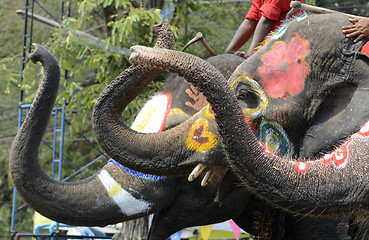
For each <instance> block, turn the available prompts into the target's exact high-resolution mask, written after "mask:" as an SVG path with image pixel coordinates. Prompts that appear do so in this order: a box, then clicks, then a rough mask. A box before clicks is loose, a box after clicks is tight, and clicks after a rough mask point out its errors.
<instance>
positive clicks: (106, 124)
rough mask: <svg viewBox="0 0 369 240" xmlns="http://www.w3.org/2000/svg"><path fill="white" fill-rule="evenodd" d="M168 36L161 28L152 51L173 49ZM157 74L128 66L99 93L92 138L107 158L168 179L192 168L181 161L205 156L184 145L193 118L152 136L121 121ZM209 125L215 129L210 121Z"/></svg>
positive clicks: (166, 29)
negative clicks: (94, 136) (129, 107)
mask: <svg viewBox="0 0 369 240" xmlns="http://www.w3.org/2000/svg"><path fill="white" fill-rule="evenodd" d="M172 34H173V33H172V32H171V31H170V28H169V25H168V28H162V29H161V31H160V34H158V36H159V39H161V40H160V41H158V42H157V44H156V46H155V48H156V49H159V48H173V44H172V43H171V41H173V37H171V36H173V35H172ZM168 36H169V37H168ZM160 72H161V70H160V69H158V68H156V67H151V66H131V67H129V68H128V69H126V70H125V71H124V72H122V73H121V74H120V75H119V76H118V77H117V78H116V79H114V80H113V81H112V82H111V83H110V84H109V85H108V86H107V88H106V89H105V90H104V91H103V92H102V93H101V95H100V97H99V98H98V100H97V101H96V104H95V106H94V111H93V127H94V131H95V135H96V138H97V140H98V142H99V144H100V145H101V147H102V148H103V149H104V151H105V152H106V153H107V154H108V155H109V156H110V157H112V158H113V159H114V160H116V161H117V162H119V163H121V164H123V165H125V166H127V167H129V168H132V169H135V170H138V171H141V172H150V173H151V174H157V175H161V174H163V175H172V174H175V173H178V172H182V173H183V174H186V173H188V172H189V171H190V170H191V168H193V165H192V166H190V165H187V164H185V163H184V160H185V159H189V158H190V157H191V156H194V155H201V156H202V158H203V159H205V157H204V156H206V155H207V154H208V153H203V152H201V151H199V152H196V151H194V149H193V148H192V149H189V148H188V147H187V145H186V144H185V141H186V138H187V135H188V129H190V128H191V126H192V124H193V123H194V121H195V120H196V117H195V118H191V119H190V120H188V121H186V122H184V123H183V124H181V125H179V126H178V127H176V128H173V129H170V130H167V131H164V132H160V133H155V134H144V133H139V132H136V131H133V130H131V129H130V128H129V127H128V126H127V125H126V124H125V123H124V122H123V120H122V116H121V114H122V111H123V109H124V108H125V107H126V106H127V105H128V104H129V103H130V102H131V101H132V100H133V99H134V98H135V97H136V96H137V95H138V94H139V93H140V92H141V90H142V89H143V88H144V87H145V86H146V85H147V84H148V83H149V82H150V81H152V80H153V79H154V78H155V77H156V76H157V74H158V73H160ZM213 123H214V125H215V122H214V121H213ZM186 133H187V134H186ZM214 138H215V137H214ZM173 158H180V159H181V160H180V161H178V162H177V161H173V160H172V159H173ZM168 162H173V164H171V166H170V167H168V166H167V164H165V163H168ZM177 163H181V164H180V165H178V164H177ZM184 172H185V173H184Z"/></svg>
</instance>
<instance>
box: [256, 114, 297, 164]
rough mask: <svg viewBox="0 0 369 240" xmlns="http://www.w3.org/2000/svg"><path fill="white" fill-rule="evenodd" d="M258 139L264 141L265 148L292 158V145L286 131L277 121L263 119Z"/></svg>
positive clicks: (281, 155)
mask: <svg viewBox="0 0 369 240" xmlns="http://www.w3.org/2000/svg"><path fill="white" fill-rule="evenodd" d="M259 137H260V141H261V142H262V143H264V145H265V147H266V149H268V150H269V151H270V152H272V153H274V154H276V155H278V156H280V157H287V158H292V156H293V146H292V143H291V142H290V140H289V138H288V135H287V133H286V132H285V131H284V129H283V128H282V126H281V125H279V124H278V123H277V122H268V121H265V120H263V121H262V122H261V124H260V131H259Z"/></svg>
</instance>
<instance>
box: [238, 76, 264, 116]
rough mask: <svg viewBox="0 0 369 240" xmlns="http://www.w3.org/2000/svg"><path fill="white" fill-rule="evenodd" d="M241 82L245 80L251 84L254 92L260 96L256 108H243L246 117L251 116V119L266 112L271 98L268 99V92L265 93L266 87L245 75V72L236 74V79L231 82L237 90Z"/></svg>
mask: <svg viewBox="0 0 369 240" xmlns="http://www.w3.org/2000/svg"><path fill="white" fill-rule="evenodd" d="M240 82H243V83H245V84H246V85H247V86H249V87H250V89H251V90H252V91H253V93H255V94H256V95H257V96H258V98H259V105H258V106H257V107H256V108H244V109H242V111H243V114H244V115H245V117H246V118H251V119H254V118H256V117H259V116H260V115H262V114H263V113H264V112H265V110H266V108H267V106H268V104H269V99H268V96H267V94H266V93H265V91H264V89H263V88H262V87H261V86H260V84H259V83H258V82H256V81H255V80H254V79H252V78H251V77H249V76H245V75H243V74H236V75H235V79H234V80H233V81H232V84H231V87H232V89H234V90H235V88H236V87H237V85H238V84H239V83H240Z"/></svg>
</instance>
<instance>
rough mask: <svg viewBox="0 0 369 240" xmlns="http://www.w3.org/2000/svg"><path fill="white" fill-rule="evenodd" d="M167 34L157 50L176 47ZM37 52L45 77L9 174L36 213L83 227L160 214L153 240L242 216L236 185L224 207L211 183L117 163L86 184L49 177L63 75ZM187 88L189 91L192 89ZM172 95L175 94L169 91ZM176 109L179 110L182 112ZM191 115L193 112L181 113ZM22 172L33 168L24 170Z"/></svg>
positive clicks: (162, 31) (233, 60) (234, 61)
mask: <svg viewBox="0 0 369 240" xmlns="http://www.w3.org/2000/svg"><path fill="white" fill-rule="evenodd" d="M168 29H169V25H168V24H167V23H166V22H163V23H161V24H159V25H157V26H154V27H153V32H154V35H158V41H157V44H156V46H158V47H168V48H172V47H173V38H172V36H171V32H168ZM35 47H36V49H35V51H34V53H33V54H32V55H31V56H30V59H31V60H32V61H33V62H34V63H35V62H38V61H39V62H41V63H42V65H43V68H44V77H43V80H42V82H41V84H40V87H39V90H38V93H37V94H36V97H35V100H34V101H33V104H32V107H31V109H30V111H29V113H28V115H27V117H26V119H25V121H24V123H23V124H22V127H21V129H20V130H19V132H18V134H17V136H16V138H15V140H14V143H13V145H12V151H11V156H10V169H11V170H10V171H11V174H12V177H13V181H14V185H15V186H16V188H17V190H18V192H19V193H20V194H21V195H22V196H23V197H24V199H25V200H26V201H27V202H28V203H29V204H30V205H31V206H32V207H33V208H34V209H35V210H36V211H38V212H39V213H41V214H42V215H44V216H46V217H48V218H50V219H53V220H56V221H59V222H63V223H66V224H70V225H83V226H105V225H107V224H111V223H117V222H122V221H126V220H130V219H135V218H138V217H142V216H147V215H149V214H151V213H155V216H154V219H153V222H152V225H151V228H150V232H149V237H148V238H149V239H153V240H155V239H157V240H160V239H166V238H168V237H169V236H170V235H171V234H173V233H175V232H176V231H178V230H181V229H183V228H185V227H189V226H194V225H205V224H210V223H215V222H218V221H225V220H228V219H231V218H233V217H236V216H237V215H238V214H239V213H240V212H241V211H242V210H243V207H244V206H245V199H248V193H247V192H246V191H244V189H241V188H238V189H237V186H234V187H232V185H234V182H233V181H232V182H230V184H229V185H228V187H230V188H233V189H234V191H232V193H231V194H230V195H229V197H227V199H225V200H224V201H222V203H220V202H216V201H214V198H215V197H216V194H217V189H218V186H217V184H216V183H217V182H216V181H214V182H212V181H210V182H209V184H208V188H207V190H206V191H204V189H202V187H201V186H200V184H199V181H197V182H192V183H189V182H188V180H187V177H176V178H170V177H160V176H153V175H148V174H143V173H139V172H136V171H133V170H131V169H128V168H126V167H124V166H122V165H120V164H119V163H118V162H116V161H114V160H113V159H111V160H110V161H109V162H108V164H106V165H105V166H104V167H103V168H102V170H101V171H100V172H98V173H97V174H95V175H93V176H91V177H89V178H86V179H83V180H81V181H77V182H73V183H62V182H58V181H56V180H54V179H52V178H50V177H48V176H47V175H46V174H45V173H44V171H43V169H42V167H41V166H40V164H39V162H38V156H37V155H38V146H39V144H40V142H41V139H42V136H43V134H44V132H45V129H46V126H47V123H48V119H49V116H50V114H51V111H52V108H53V106H54V102H55V98H56V94H57V89H58V86H59V79H60V69H59V66H58V61H57V60H56V58H55V57H54V56H53V55H52V54H51V53H50V52H49V51H48V50H47V49H45V48H43V47H42V46H40V45H38V44H35ZM209 61H217V60H216V58H215V60H211V59H210V60H209ZM242 61H243V59H241V58H239V57H237V56H234V55H229V61H228V62H227V63H226V64H223V65H224V68H223V70H224V71H223V72H224V74H228V75H230V74H231V73H232V72H233V70H234V69H235V68H236V66H238V65H239V64H240V63H241V62H242ZM149 69H150V68H149ZM144 70H146V68H144ZM150 72H151V73H152V76H154V75H155V70H154V71H153V70H152V69H151V70H150ZM156 73H159V72H158V71H156ZM174 81H175V79H174ZM182 85H185V86H184V87H186V86H187V85H188V84H187V83H186V84H182ZM188 87H189V86H188ZM167 91H168V92H171V91H170V89H167ZM187 100H189V101H190V100H192V98H190V99H187ZM175 106H176V105H175ZM191 106H192V105H191ZM176 107H177V109H179V106H176ZM183 107H184V106H183ZM191 109H193V108H192V107H188V109H187V110H186V109H184V111H182V112H183V113H185V112H186V111H191ZM170 118H172V119H174V120H173V121H171V120H170V121H168V122H171V124H172V125H173V124H175V121H178V115H176V114H172V115H171V117H170ZM36 119H37V120H36ZM168 119H169V118H168ZM179 119H180V118H179ZM38 120H40V121H38ZM30 145H33V146H32V147H31V146H30ZM23 167H26V168H28V167H29V168H28V170H25V169H23ZM26 172H27V174H24V173H26ZM223 175H224V174H223ZM220 177H221V174H219V178H220ZM44 183H45V184H46V185H44ZM41 186H42V187H41ZM88 188H90V189H89V190H88ZM68 192H69V193H68ZM82 193H86V194H88V195H89V196H84V194H82ZM54 198H55V199H54ZM117 203H119V204H117ZM50 210H51V211H50Z"/></svg>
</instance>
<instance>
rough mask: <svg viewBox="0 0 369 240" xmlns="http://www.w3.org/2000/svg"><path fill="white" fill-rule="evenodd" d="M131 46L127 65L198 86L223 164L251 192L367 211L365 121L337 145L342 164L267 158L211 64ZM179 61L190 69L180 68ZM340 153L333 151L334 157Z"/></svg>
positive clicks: (290, 206) (294, 204) (320, 209)
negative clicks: (224, 159) (145, 67)
mask: <svg viewBox="0 0 369 240" xmlns="http://www.w3.org/2000/svg"><path fill="white" fill-rule="evenodd" d="M132 50H133V51H134V54H132V55H131V62H133V64H147V65H150V66H157V67H161V68H162V69H164V70H167V71H170V72H175V73H177V74H178V75H180V76H183V77H185V78H186V79H187V80H188V81H190V82H192V83H193V84H194V85H196V86H197V87H199V89H200V90H201V91H202V92H203V93H204V95H205V97H206V98H207V100H208V101H209V103H210V104H211V106H212V108H213V111H214V113H215V119H216V122H217V124H218V130H219V132H220V135H221V136H222V139H223V142H224V144H225V147H226V150H227V153H228V157H229V165H230V167H231V168H232V170H233V171H235V172H236V173H237V174H238V176H240V178H241V180H242V181H243V182H244V184H245V186H246V187H248V188H249V189H250V190H251V191H253V192H255V193H256V194H258V195H261V196H262V197H264V198H266V199H267V200H269V201H271V202H273V203H274V204H277V205H279V206H281V207H283V208H285V209H287V210H290V211H294V212H298V213H304V214H306V213H309V214H338V215H342V214H345V213H346V214H352V213H353V212H355V211H356V210H358V211H360V210H361V211H363V210H364V211H365V212H364V215H367V214H368V212H367V207H368V201H369V199H368V197H367V195H368V190H369V189H368V188H369V187H368V186H367V184H365V183H366V182H367V181H368V180H369V177H368V176H367V168H368V164H367V162H366V160H367V155H366V152H365V151H367V150H366V149H368V147H369V146H368V138H367V137H366V136H367V135H368V125H367V126H365V127H364V128H363V129H362V130H361V132H359V133H357V134H355V135H353V136H352V137H351V138H350V139H349V141H348V142H345V144H344V145H343V146H342V147H341V148H340V150H342V151H345V150H348V151H349V154H350V155H349V156H350V157H349V158H348V159H347V161H346V162H345V166H344V167H342V166H341V167H339V166H338V167H337V165H335V164H332V163H333V160H332V163H331V160H330V159H328V157H331V155H330V154H327V155H325V156H323V158H321V159H316V160H311V161H306V160H304V161H302V160H299V159H298V160H296V161H291V160H288V159H282V158H280V157H277V156H272V155H270V154H269V153H268V152H264V151H263V148H262V146H261V144H260V143H259V141H258V139H257V138H256V137H255V136H254V134H253V133H252V131H251V129H250V128H249V126H248V125H247V124H246V123H245V122H244V116H243V113H242V110H241V108H240V106H239V105H238V103H237V99H236V96H235V94H234V93H233V91H232V90H231V89H230V87H229V86H228V85H227V84H226V82H225V80H224V79H223V77H222V76H221V74H219V73H217V71H216V70H215V69H214V68H213V67H212V66H209V65H207V63H206V62H202V60H201V59H199V58H196V57H193V56H190V55H187V54H185V53H179V52H176V51H169V50H164V49H149V48H145V47H141V46H136V47H132ZM177 59H179V60H177ZM183 61H185V62H187V63H190V64H189V66H191V67H184V66H183V64H182V62H183ZM346 147H347V148H346ZM340 153H341V151H336V152H334V153H333V154H336V155H337V158H338V157H339V156H340ZM303 167H305V168H303ZM301 169H302V170H305V171H301ZM302 173H303V174H302ZM322 176H324V177H322Z"/></svg>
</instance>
